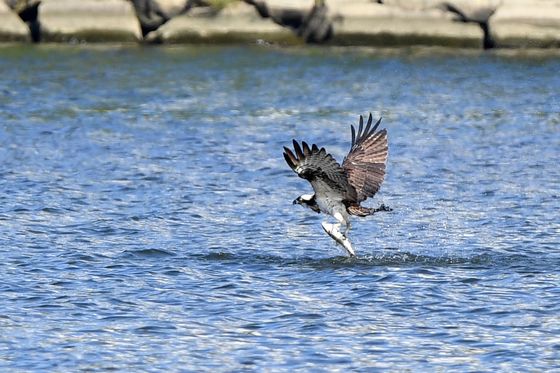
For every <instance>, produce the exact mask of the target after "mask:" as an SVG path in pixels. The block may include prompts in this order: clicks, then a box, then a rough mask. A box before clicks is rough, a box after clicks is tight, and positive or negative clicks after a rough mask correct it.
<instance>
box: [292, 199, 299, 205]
mask: <svg viewBox="0 0 560 373" xmlns="http://www.w3.org/2000/svg"><path fill="white" fill-rule="evenodd" d="M299 204H300V202H299V198H296V199H294V202H292V205H299Z"/></svg>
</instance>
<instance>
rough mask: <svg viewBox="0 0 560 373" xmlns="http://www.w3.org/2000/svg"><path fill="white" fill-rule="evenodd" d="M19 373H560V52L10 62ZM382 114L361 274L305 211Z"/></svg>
mask: <svg viewBox="0 0 560 373" xmlns="http://www.w3.org/2000/svg"><path fill="white" fill-rule="evenodd" d="M0 71H1V72H2V73H1V74H0V268H1V274H2V277H1V279H2V281H1V282H0V331H1V332H0V370H2V371H49V370H55V371H85V370H88V371H89V370H94V371H97V370H115V369H116V370H120V371H126V370H128V371H160V370H163V371H168V370H169V371H182V370H185V371H189V370H194V371H198V370H212V371H240V370H247V371H252V370H270V371H293V370H300V371H308V370H313V369H321V370H323V369H324V370H328V371H347V370H348V369H363V370H371V369H372V368H373V369H375V368H378V369H381V370H383V369H384V368H386V369H387V370H389V371H395V370H397V371H398V370H407V369H409V370H412V371H418V370H423V371H432V370H438V369H439V370H440V371H467V370H468V371H496V370H501V371H519V370H522V371H523V370H525V371H526V370H531V371H545V370H549V371H551V370H560V218H559V207H560V199H559V198H560V197H559V196H560V167H559V166H558V163H559V161H560V157H559V154H560V96H559V92H560V74H558V72H559V71H560V58H559V57H558V55H555V56H554V55H552V56H550V55H538V56H532V55H529V54H515V53H514V54H483V53H478V52H457V51H451V52H450V51H438V50H427V51H423V50H408V51H400V52H396V51H375V50H358V49H306V50H304V49H277V48H267V47H220V48H217V47H216V48H214V47H181V48H139V47H118V46H115V47H95V48H94V47H55V46H44V47H33V48H32V47H21V46H3V47H0ZM369 111H372V112H373V114H374V116H375V117H378V116H383V118H384V119H383V124H384V126H385V127H386V128H387V129H388V131H389V142H390V156H389V162H388V168H387V171H388V173H387V178H386V181H385V183H384V184H383V187H382V190H381V192H380V193H379V194H378V195H377V196H376V197H375V198H374V199H373V201H370V202H369V205H370V206H377V205H379V204H380V203H385V204H387V205H389V206H391V207H392V208H393V209H394V211H393V212H390V213H379V214H377V215H375V216H373V217H368V218H364V219H355V220H354V224H353V230H352V232H351V238H352V240H353V242H354V246H355V248H356V251H357V252H358V258H357V259H347V258H345V257H344V256H343V251H342V250H341V249H340V248H339V247H337V246H336V245H335V244H334V243H333V241H332V240H331V239H330V238H329V237H328V236H326V235H325V234H324V232H323V231H322V229H321V226H320V222H321V221H322V219H323V218H325V217H324V216H322V215H321V216H320V215H316V214H314V213H313V212H311V211H309V210H305V209H303V208H302V207H301V206H293V205H292V200H293V199H294V198H295V197H297V196H298V195H300V194H303V193H309V192H310V191H311V189H310V186H309V185H308V184H307V182H305V181H304V180H301V179H299V178H297V176H296V175H295V174H293V173H292V172H291V170H290V169H289V168H288V166H287V165H286V164H285V162H284V159H283V158H282V146H283V145H288V144H289V143H290V141H291V139H292V138H297V139H300V140H307V141H309V142H314V143H317V144H318V145H320V146H325V147H327V149H328V150H329V151H331V152H332V153H333V155H334V156H335V157H336V158H337V159H339V160H341V159H342V158H343V157H344V155H345V153H346V152H347V150H348V148H349V142H350V131H349V125H350V124H353V123H356V122H357V119H358V115H359V114H366V113H367V112H369Z"/></svg>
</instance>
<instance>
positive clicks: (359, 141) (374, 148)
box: [342, 113, 389, 202]
mask: <svg viewBox="0 0 560 373" xmlns="http://www.w3.org/2000/svg"><path fill="white" fill-rule="evenodd" d="M372 123H373V117H372V115H371V113H370V114H369V118H368V122H367V125H366V127H365V129H364V128H363V117H362V116H360V125H359V128H358V132H357V134H356V131H355V129H354V126H352V147H351V148H350V152H349V153H348V155H347V156H346V158H345V159H344V162H343V163H342V168H343V169H344V170H345V171H346V174H347V175H348V181H349V182H350V185H352V186H353V187H354V189H355V190H356V192H357V199H356V202H361V201H364V200H365V199H366V198H369V197H373V196H374V195H375V193H377V192H378V191H379V188H380V187H381V184H382V183H383V180H384V179H385V164H386V163H387V155H388V150H389V148H388V145H387V130H386V129H382V130H379V131H377V128H378V127H379V124H380V123H381V118H380V119H379V120H378V121H377V123H375V125H374V126H373V127H372ZM376 131H377V132H376Z"/></svg>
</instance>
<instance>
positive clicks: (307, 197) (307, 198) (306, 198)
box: [293, 194, 315, 206]
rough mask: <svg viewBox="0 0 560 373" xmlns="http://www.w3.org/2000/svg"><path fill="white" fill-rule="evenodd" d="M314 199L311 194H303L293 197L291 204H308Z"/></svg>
mask: <svg viewBox="0 0 560 373" xmlns="http://www.w3.org/2000/svg"><path fill="white" fill-rule="evenodd" d="M314 200H315V196H314V195H313V194H303V195H301V196H299V197H298V198H296V199H294V202H293V204H294V205H303V206H308V205H310V204H313V202H314Z"/></svg>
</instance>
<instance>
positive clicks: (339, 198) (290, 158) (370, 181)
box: [284, 113, 392, 256]
mask: <svg viewBox="0 0 560 373" xmlns="http://www.w3.org/2000/svg"><path fill="white" fill-rule="evenodd" d="M380 123H381V118H380V119H379V120H378V121H377V122H376V123H375V124H373V117H372V115H371V113H370V114H369V118H368V121H367V123H366V124H365V125H364V118H363V117H362V116H361V115H360V122H359V125H358V128H357V130H356V128H354V126H351V127H350V128H351V132H352V143H351V146H350V151H349V153H348V155H347V156H346V157H345V158H344V160H343V162H342V165H341V164H339V163H338V162H337V161H336V160H335V159H334V157H333V156H332V155H331V154H329V153H327V151H326V150H325V148H319V147H318V146H317V145H316V144H313V145H311V146H309V145H308V144H307V143H306V142H305V141H302V142H301V144H300V142H298V141H296V140H293V141H292V145H293V151H292V149H290V148H288V147H284V159H285V160H286V163H288V166H290V168H291V169H292V170H293V171H294V172H295V173H296V174H297V175H298V176H299V177H301V178H302V179H305V180H307V181H309V183H310V184H311V186H312V188H313V191H314V192H315V193H314V194H303V195H301V196H299V197H297V198H296V199H295V200H294V201H293V204H299V205H302V206H304V207H308V208H310V209H311V210H312V211H314V212H316V213H324V214H327V215H330V216H332V217H333V218H334V219H335V220H336V221H337V223H336V224H330V223H326V222H323V223H322V227H323V229H324V230H325V232H326V233H327V234H328V235H329V236H330V237H331V238H332V239H333V240H334V241H335V242H337V243H338V244H340V245H341V246H342V247H344V248H345V249H346V252H347V254H348V255H349V256H355V255H356V254H355V252H354V249H353V247H352V244H351V242H350V240H349V239H348V232H349V230H350V217H351V216H359V217H365V216H369V215H373V214H375V213H376V212H380V211H392V209H391V208H390V207H387V206H385V205H384V204H382V205H381V206H380V207H378V208H371V207H365V206H362V205H361V203H362V202H363V201H365V200H366V199H367V198H371V197H373V196H374V195H375V194H376V193H377V192H378V191H379V189H380V187H381V184H382V183H383V180H384V178H385V168H386V164H387V156H388V151H389V147H388V141H387V130H386V129H379V125H380ZM342 226H344V233H342V232H341V231H340V227H342Z"/></svg>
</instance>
